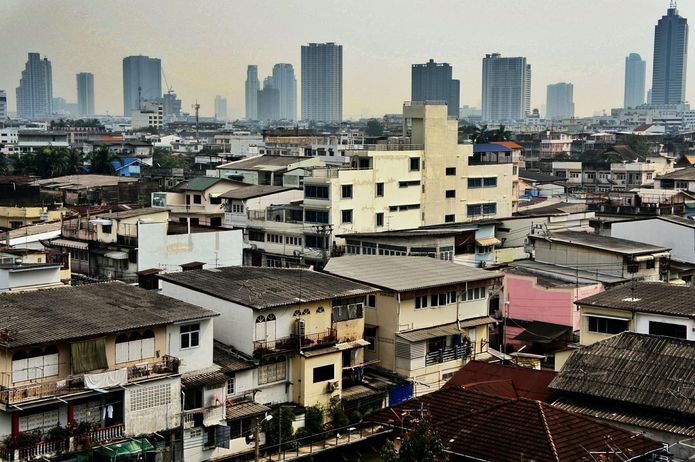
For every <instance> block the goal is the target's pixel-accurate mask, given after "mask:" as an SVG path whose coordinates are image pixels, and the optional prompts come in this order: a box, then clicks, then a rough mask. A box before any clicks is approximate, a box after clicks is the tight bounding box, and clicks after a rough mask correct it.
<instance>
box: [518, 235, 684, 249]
mask: <svg viewBox="0 0 695 462" xmlns="http://www.w3.org/2000/svg"><path fill="white" fill-rule="evenodd" d="M529 237H530V238H531V239H540V240H545V241H548V242H562V243H565V244H574V245H578V246H582V247H590V248H593V249H598V250H604V251H607V252H613V253H619V254H623V255H640V254H651V253H660V252H668V251H669V250H671V249H670V248H668V247H662V246H658V245H651V244H645V243H642V242H636V241H630V240H627V239H618V238H616V237H608V236H600V235H598V234H591V233H584V232H582V231H552V232H551V233H550V235H549V236H541V235H538V234H530V235H529Z"/></svg>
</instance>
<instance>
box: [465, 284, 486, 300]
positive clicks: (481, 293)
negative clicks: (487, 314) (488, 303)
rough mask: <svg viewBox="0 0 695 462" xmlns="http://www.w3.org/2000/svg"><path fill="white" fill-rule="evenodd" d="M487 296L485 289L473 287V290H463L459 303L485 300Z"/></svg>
mask: <svg viewBox="0 0 695 462" xmlns="http://www.w3.org/2000/svg"><path fill="white" fill-rule="evenodd" d="M486 295H487V290H486V288H485V287H475V288H473V289H468V290H464V291H462V292H461V301H462V302H470V301H473V300H480V299H482V298H485V296H486Z"/></svg>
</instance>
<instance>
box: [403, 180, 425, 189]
mask: <svg viewBox="0 0 695 462" xmlns="http://www.w3.org/2000/svg"><path fill="white" fill-rule="evenodd" d="M419 185H420V180H408V181H399V182H398V187H399V188H407V187H409V186H419Z"/></svg>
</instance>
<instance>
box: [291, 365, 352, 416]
mask: <svg viewBox="0 0 695 462" xmlns="http://www.w3.org/2000/svg"><path fill="white" fill-rule="evenodd" d="M327 365H333V367H334V377H333V378H332V379H330V380H324V381H321V382H317V383H314V381H313V374H314V368H316V367H321V366H327ZM342 373H343V360H342V352H340V351H338V352H335V353H329V354H324V355H320V356H312V357H304V356H298V357H296V358H294V360H293V361H292V376H293V377H294V378H295V379H294V382H295V383H294V387H293V390H294V392H293V395H292V398H293V401H294V402H296V403H297V404H299V405H301V406H314V405H316V404H320V405H322V406H326V405H328V404H329V403H330V400H331V397H333V396H337V397H340V391H341V388H342ZM329 382H337V384H338V385H337V386H336V388H335V390H334V391H333V392H329V391H328V383H329Z"/></svg>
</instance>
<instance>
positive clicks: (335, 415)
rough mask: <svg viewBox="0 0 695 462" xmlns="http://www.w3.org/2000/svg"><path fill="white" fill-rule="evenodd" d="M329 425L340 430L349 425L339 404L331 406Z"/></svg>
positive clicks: (348, 420)
mask: <svg viewBox="0 0 695 462" xmlns="http://www.w3.org/2000/svg"><path fill="white" fill-rule="evenodd" d="M331 423H332V424H333V428H341V427H345V426H347V425H349V424H350V419H348V416H347V414H345V409H343V405H342V404H341V403H335V404H334V405H333V406H331Z"/></svg>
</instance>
